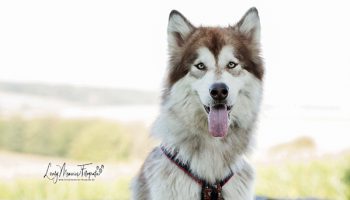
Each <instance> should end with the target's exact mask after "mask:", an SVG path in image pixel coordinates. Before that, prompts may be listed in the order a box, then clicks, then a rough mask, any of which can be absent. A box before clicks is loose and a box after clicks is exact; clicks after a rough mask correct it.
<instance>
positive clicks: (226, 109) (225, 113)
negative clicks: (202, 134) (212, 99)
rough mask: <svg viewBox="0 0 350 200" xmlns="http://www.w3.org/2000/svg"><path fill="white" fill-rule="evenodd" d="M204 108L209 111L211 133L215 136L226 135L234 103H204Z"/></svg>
mask: <svg viewBox="0 0 350 200" xmlns="http://www.w3.org/2000/svg"><path fill="white" fill-rule="evenodd" d="M204 109H205V110H206V111H207V113H208V126H209V132H210V134H211V135H212V136H213V137H224V136H225V135H226V134H227V132H228V124H229V113H230V111H231V109H232V105H230V106H228V105H226V104H215V105H212V106H206V105H204Z"/></svg>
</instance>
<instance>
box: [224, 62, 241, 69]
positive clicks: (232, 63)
mask: <svg viewBox="0 0 350 200" xmlns="http://www.w3.org/2000/svg"><path fill="white" fill-rule="evenodd" d="M237 65H238V63H235V62H233V61H230V62H228V63H227V65H226V67H227V68H229V69H233V68H235V67H236V66H237Z"/></svg>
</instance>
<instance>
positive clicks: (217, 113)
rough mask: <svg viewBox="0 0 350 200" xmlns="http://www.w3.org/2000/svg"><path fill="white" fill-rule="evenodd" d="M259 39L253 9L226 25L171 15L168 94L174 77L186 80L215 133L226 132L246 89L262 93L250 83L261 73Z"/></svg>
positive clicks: (257, 17) (246, 92)
mask: <svg viewBox="0 0 350 200" xmlns="http://www.w3.org/2000/svg"><path fill="white" fill-rule="evenodd" d="M259 41H260V22H259V16H258V13H257V10H256V9H255V8H252V9H250V10H249V11H248V12H247V13H246V14H245V15H244V16H243V18H242V19H241V20H240V21H239V22H238V23H237V24H236V25H234V26H229V27H225V28H221V27H198V28H197V27H194V26H193V25H192V24H191V23H190V22H189V21H188V20H187V19H186V18H185V17H184V16H183V15H181V14H180V13H179V12H177V11H172V12H171V14H170V17H169V25H168V45H169V54H170V66H169V76H168V84H167V89H168V93H169V92H171V90H172V88H173V86H174V85H176V83H177V82H179V81H181V80H183V79H186V83H188V84H187V85H188V86H189V87H191V90H192V91H194V93H195V94H196V95H197V97H198V99H199V100H200V102H201V105H200V106H201V108H202V111H203V113H205V114H206V115H207V117H208V126H209V132H210V133H211V135H212V136H214V137H224V136H225V135H226V134H227V131H228V127H229V126H230V123H231V122H232V119H230V118H232V117H234V114H231V112H233V111H234V110H235V109H236V108H235V107H236V106H237V104H238V103H240V104H242V102H239V101H242V100H243V98H244V97H247V96H249V95H250V93H256V92H259V93H260V91H252V87H251V86H250V85H251V83H252V82H260V81H261V79H262V76H263V66H262V60H261V58H260V56H259V47H260V45H259V43H260V42H259ZM255 89H256V88H255ZM255 89H253V90H255ZM175 92H179V91H175ZM251 96H254V95H251ZM259 100H260V99H259ZM237 109H240V108H237ZM237 109H236V114H237V112H238V110H237Z"/></svg>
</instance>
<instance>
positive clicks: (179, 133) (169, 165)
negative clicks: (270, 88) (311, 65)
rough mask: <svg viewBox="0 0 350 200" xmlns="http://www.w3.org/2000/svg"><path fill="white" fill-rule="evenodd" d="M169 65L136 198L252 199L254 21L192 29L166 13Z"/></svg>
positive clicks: (247, 17) (257, 76) (259, 73)
mask: <svg viewBox="0 0 350 200" xmlns="http://www.w3.org/2000/svg"><path fill="white" fill-rule="evenodd" d="M167 32H168V51H169V64H168V71H167V77H166V81H165V89H164V91H163V93H162V102H161V111H160V114H159V116H158V118H157V119H156V121H155V122H154V124H153V126H152V128H151V132H152V135H153V136H155V137H156V138H158V139H160V140H161V145H160V146H158V147H156V148H154V149H153V151H152V152H151V153H150V154H149V155H148V157H147V158H146V160H145V162H144V164H143V165H142V167H141V169H140V171H139V173H138V175H137V176H136V177H135V178H134V179H133V181H132V186H131V188H132V198H133V199H134V200H172V199H179V200H187V199H189V200H200V199H204V200H207V199H208V200H209V199H226V200H228V199H244V200H246V199H253V198H254V176H255V175H254V170H253V168H252V167H251V166H250V164H249V163H248V162H247V161H246V158H245V156H246V155H247V153H249V152H250V151H251V149H252V148H251V147H252V145H253V143H254V142H253V141H254V140H253V133H254V130H255V124H256V121H257V117H258V112H259V109H260V103H261V98H262V88H263V75H264V66H263V60H262V58H261V55H260V54H261V53H260V52H261V50H260V46H261V45H260V19H259V14H258V11H257V9H256V8H255V7H253V8H250V9H249V10H248V11H247V12H246V13H245V14H244V16H243V17H242V18H241V19H240V20H239V21H238V22H237V23H236V24H234V25H232V26H231V25H230V26H228V27H204V26H200V27H195V26H194V25H192V24H191V23H190V21H189V20H187V19H186V18H185V17H184V16H183V15H182V14H181V13H179V12H178V11H176V10H173V11H171V13H170V16H169V22H168V31H167Z"/></svg>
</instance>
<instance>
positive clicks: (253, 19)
mask: <svg viewBox="0 0 350 200" xmlns="http://www.w3.org/2000/svg"><path fill="white" fill-rule="evenodd" d="M235 27H236V28H238V30H239V31H240V32H241V33H242V34H243V35H245V36H246V37H248V38H249V39H251V40H253V41H254V42H257V43H259V41H260V19H259V14H258V10H257V9H256V8H255V7H252V8H250V9H249V10H248V11H247V12H246V13H245V14H244V16H243V17H242V19H241V20H240V21H239V22H238V23H237V24H236V26H235Z"/></svg>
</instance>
